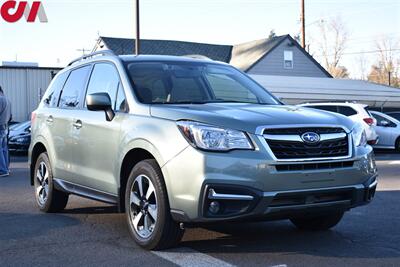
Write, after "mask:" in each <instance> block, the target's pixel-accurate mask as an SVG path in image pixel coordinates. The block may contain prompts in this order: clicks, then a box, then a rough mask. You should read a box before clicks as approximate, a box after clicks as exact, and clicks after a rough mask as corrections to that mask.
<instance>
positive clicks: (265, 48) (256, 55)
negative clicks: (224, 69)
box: [230, 35, 286, 71]
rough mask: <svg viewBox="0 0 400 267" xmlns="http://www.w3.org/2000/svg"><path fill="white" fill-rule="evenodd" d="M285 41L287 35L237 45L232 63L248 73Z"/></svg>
mask: <svg viewBox="0 0 400 267" xmlns="http://www.w3.org/2000/svg"><path fill="white" fill-rule="evenodd" d="M285 39H286V35H284V36H277V37H274V38H267V39H261V40H255V41H251V42H247V43H243V44H239V45H235V46H234V47H233V50H232V60H231V62H230V63H231V64H232V65H233V66H235V67H237V68H239V69H241V70H243V71H248V70H249V69H251V67H253V66H254V65H255V64H257V63H258V62H259V61H260V60H261V59H262V58H263V57H265V56H266V55H267V54H268V53H269V52H270V51H272V50H273V49H274V48H275V47H277V46H278V45H279V44H280V43H281V42H282V41H283V40H285Z"/></svg>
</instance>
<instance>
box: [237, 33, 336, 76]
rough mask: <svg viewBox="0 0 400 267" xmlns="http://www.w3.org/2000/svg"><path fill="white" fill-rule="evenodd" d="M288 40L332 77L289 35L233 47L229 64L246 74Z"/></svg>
mask: <svg viewBox="0 0 400 267" xmlns="http://www.w3.org/2000/svg"><path fill="white" fill-rule="evenodd" d="M286 39H289V40H290V41H291V42H292V44H293V45H294V46H296V47H297V48H298V49H299V50H300V51H301V52H302V53H303V54H304V55H305V56H306V57H307V58H308V59H309V60H310V61H311V62H313V63H314V64H315V65H316V66H317V67H318V68H319V69H320V70H321V71H322V72H323V73H325V75H326V76H327V77H328V78H332V75H331V74H330V73H329V72H327V71H326V70H325V69H324V67H322V66H321V64H319V63H318V62H317V61H316V60H315V59H314V58H313V57H312V56H311V55H310V54H309V53H308V52H307V51H306V50H305V49H304V48H302V47H301V46H300V44H299V43H298V42H297V41H296V40H294V39H293V38H292V37H291V36H290V35H289V34H287V35H282V36H276V37H273V38H267V39H261V40H255V41H251V42H247V43H243V44H239V45H235V46H234V47H233V50H232V59H231V62H230V64H232V65H233V66H235V67H237V68H239V69H241V70H243V71H245V72H247V71H249V70H250V69H251V68H252V67H253V66H255V65H256V64H257V63H258V62H259V61H261V60H262V59H263V58H265V57H266V56H267V55H268V54H269V53H271V52H272V51H273V50H274V49H275V48H276V47H278V46H279V45H280V44H281V43H282V42H283V41H284V40H286Z"/></svg>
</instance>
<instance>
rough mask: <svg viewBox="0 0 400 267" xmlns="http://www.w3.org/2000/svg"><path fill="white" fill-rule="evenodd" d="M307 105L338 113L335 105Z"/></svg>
mask: <svg viewBox="0 0 400 267" xmlns="http://www.w3.org/2000/svg"><path fill="white" fill-rule="evenodd" d="M309 107H310V108H316V109H321V110H325V111H330V112H335V113H338V110H337V106H309Z"/></svg>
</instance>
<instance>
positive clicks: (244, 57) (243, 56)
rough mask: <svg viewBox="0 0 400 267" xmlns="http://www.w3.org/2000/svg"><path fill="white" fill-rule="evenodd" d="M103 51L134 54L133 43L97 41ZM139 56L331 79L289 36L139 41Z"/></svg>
mask: <svg viewBox="0 0 400 267" xmlns="http://www.w3.org/2000/svg"><path fill="white" fill-rule="evenodd" d="M102 49H109V50H112V51H114V53H116V54H118V55H124V54H132V53H134V52H135V40H134V39H126V38H111V37H99V39H98V41H97V43H96V45H95V47H94V49H93V51H98V50H102ZM141 53H142V54H147V55H171V56H189V55H190V56H200V57H207V58H210V59H212V60H216V61H222V62H226V63H230V64H231V65H233V66H235V67H237V68H239V69H241V70H242V71H244V72H247V73H248V74H257V75H279V76H301V77H321V78H322V77H325V78H326V77H328V78H332V76H331V75H330V74H329V73H328V72H327V71H326V70H325V69H324V68H323V67H322V66H321V65H320V64H319V63H318V62H317V61H316V60H315V59H314V58H313V57H312V56H311V55H310V54H308V53H307V51H305V50H304V49H303V48H302V47H301V46H300V45H299V44H298V42H297V41H296V40H294V39H293V38H292V37H291V36H290V35H283V36H277V37H273V38H267V39H261V40H256V41H251V42H247V43H243V44H239V45H215V44H206V43H194V42H183V41H170V40H141Z"/></svg>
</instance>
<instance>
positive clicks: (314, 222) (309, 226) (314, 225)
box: [290, 212, 344, 231]
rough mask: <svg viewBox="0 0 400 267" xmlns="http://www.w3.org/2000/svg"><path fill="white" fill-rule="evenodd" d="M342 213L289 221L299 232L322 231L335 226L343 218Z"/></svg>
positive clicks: (302, 217)
mask: <svg viewBox="0 0 400 267" xmlns="http://www.w3.org/2000/svg"><path fill="white" fill-rule="evenodd" d="M343 214H344V212H335V213H332V214H327V215H317V216H315V215H310V216H306V215H304V216H301V217H296V218H292V219H290V221H291V222H292V223H293V224H294V225H295V226H296V227H297V228H299V229H301V230H311V231H324V230H328V229H330V228H332V227H334V226H336V225H337V224H338V223H339V222H340V220H341V219H342V217H343Z"/></svg>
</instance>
